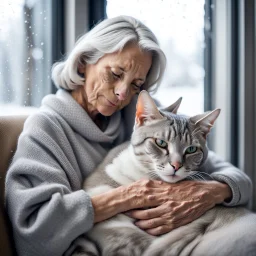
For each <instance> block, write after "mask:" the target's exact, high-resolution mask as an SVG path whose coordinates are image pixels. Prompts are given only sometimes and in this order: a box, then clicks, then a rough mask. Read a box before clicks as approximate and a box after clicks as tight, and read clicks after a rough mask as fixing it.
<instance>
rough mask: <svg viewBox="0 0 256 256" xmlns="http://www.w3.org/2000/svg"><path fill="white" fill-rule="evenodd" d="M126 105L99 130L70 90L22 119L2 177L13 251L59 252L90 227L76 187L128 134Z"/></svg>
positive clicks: (85, 201)
mask: <svg viewBox="0 0 256 256" xmlns="http://www.w3.org/2000/svg"><path fill="white" fill-rule="evenodd" d="M132 105H133V106H130V107H129V108H127V109H125V111H122V112H117V113H115V114H114V115H113V116H111V118H110V120H109V124H108V126H107V128H106V130H105V131H104V132H102V131H101V130H100V129H99V128H98V126H96V125H95V123H94V122H93V121H92V120H91V118H90V117H89V116H88V115H87V113H86V112H85V111H84V110H83V109H82V107H81V106H80V105H79V104H78V103H77V102H76V101H75V100H74V99H73V98H72V96H71V94H70V93H68V92H67V91H65V90H59V91H58V92H57V94H56V95H48V96H46V97H45V98H44V99H43V101H42V107H41V108H40V110H39V112H38V113H36V114H34V115H33V116H30V117H29V118H28V119H27V121H26V122H25V125H24V130H23V132H22V134H21V136H20V138H19V141H18V147H17V151H16V154H15V156H14V159H13V162H12V165H11V167H10V169H9V170H8V173H7V178H6V206H7V210H8V214H9V216H10V219H11V222H12V223H13V231H14V232H13V235H14V239H15V243H16V249H17V252H18V254H19V255H33V256H36V255H47V256H50V255H54V256H58V255H62V254H63V253H64V252H65V251H66V250H67V249H68V248H69V246H70V245H71V243H72V241H74V240H75V239H76V238H77V237H78V236H79V235H81V234H83V233H85V232H86V231H88V230H89V229H90V228H91V227H92V225H93V219H94V215H93V214H94V213H93V208H92V204H91V200H90V197H89V196H88V195H87V194H86V193H85V192H84V191H83V190H81V185H82V182H83V180H84V178H86V176H88V175H89V174H90V173H91V172H92V171H93V170H94V168H95V167H96V166H97V165H98V164H99V163H100V162H101V161H102V159H103V158H104V156H105V155H106V153H107V152H108V151H109V149H110V148H112V147H113V146H115V145H116V144H120V143H121V142H123V141H125V140H127V139H129V138H130V134H129V133H131V131H132V128H133V120H134V112H133V111H134V109H135V108H134V103H133V104H132ZM125 112H126V113H125ZM127 112H128V113H129V115H128V113H127ZM127 115H128V116H127ZM131 117H132V118H131ZM129 118H131V119H130V120H129ZM128 123H130V125H129V126H128ZM124 126H126V128H127V130H128V131H129V132H128V133H127V132H126V133H125V132H124Z"/></svg>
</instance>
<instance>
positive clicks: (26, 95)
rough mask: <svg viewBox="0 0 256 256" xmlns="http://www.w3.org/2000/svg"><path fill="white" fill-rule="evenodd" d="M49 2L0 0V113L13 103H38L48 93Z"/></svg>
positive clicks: (49, 64) (49, 51)
mask: <svg viewBox="0 0 256 256" xmlns="http://www.w3.org/2000/svg"><path fill="white" fill-rule="evenodd" d="M50 2H51V1H50V0H46V1H44V0H37V1H24V0H12V1H6V0H5V1H1V3H0V9H1V17H0V63H1V64H0V113H1V114H2V113H3V114H6V110H7V109H8V110H10V109H13V108H14V107H17V106H39V105H40V103H41V99H42V98H43V97H44V95H46V94H48V93H50V92H51V78H50V73H51V64H52V60H51V15H50V13H51V4H50ZM10 106H11V107H10Z"/></svg>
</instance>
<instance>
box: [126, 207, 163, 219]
mask: <svg viewBox="0 0 256 256" xmlns="http://www.w3.org/2000/svg"><path fill="white" fill-rule="evenodd" d="M164 213H165V211H163V206H162V205H160V206H158V207H155V208H151V209H147V210H131V211H129V214H128V216H129V217H132V218H134V219H139V220H149V219H153V218H157V217H159V216H161V215H163V214H164Z"/></svg>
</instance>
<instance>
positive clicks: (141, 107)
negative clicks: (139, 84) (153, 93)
mask: <svg viewBox="0 0 256 256" xmlns="http://www.w3.org/2000/svg"><path fill="white" fill-rule="evenodd" d="M158 119H164V117H163V116H162V115H161V114H160V113H159V110H158V109H157V106H156V104H155V102H154V101H153V99H152V98H151V97H150V95H149V93H148V92H147V91H145V90H143V91H141V92H140V94H139V97H138V101H137V106H136V119H135V125H136V126H141V125H143V124H145V123H146V122H148V121H152V120H158Z"/></svg>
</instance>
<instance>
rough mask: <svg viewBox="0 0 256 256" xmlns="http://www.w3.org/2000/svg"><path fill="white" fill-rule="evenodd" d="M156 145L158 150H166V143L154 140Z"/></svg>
mask: <svg viewBox="0 0 256 256" xmlns="http://www.w3.org/2000/svg"><path fill="white" fill-rule="evenodd" d="M156 145H157V146H159V147H160V148H166V147H167V143H166V142H165V141H164V140H160V139H156Z"/></svg>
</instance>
